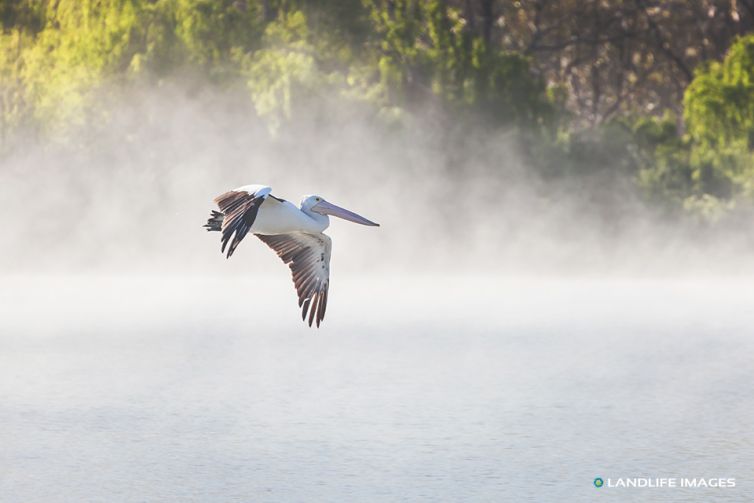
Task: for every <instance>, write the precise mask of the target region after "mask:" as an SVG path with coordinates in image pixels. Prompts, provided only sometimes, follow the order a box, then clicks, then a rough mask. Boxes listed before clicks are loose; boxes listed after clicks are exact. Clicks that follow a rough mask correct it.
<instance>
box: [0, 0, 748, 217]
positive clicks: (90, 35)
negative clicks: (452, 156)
mask: <svg viewBox="0 0 754 503" xmlns="http://www.w3.org/2000/svg"><path fill="white" fill-rule="evenodd" d="M0 22H2V34H1V35H0V79H1V82H2V85H1V86H0V139H1V141H2V152H5V153H7V152H8V151H9V150H10V149H12V148H13V145H14V139H15V138H17V137H18V136H19V135H25V136H28V135H33V136H36V137H47V136H54V135H65V134H66V131H68V130H69V129H70V128H71V127H72V126H75V125H76V124H81V123H85V122H87V121H90V120H92V117H97V114H101V110H98V106H99V107H101V100H99V99H98V96H99V95H98V91H99V90H101V89H102V88H103V87H104V86H122V87H127V86H129V85H133V84H134V83H139V84H142V83H144V82H146V83H154V82H159V81H163V80H169V79H175V78H177V76H185V75H187V74H189V75H195V76H201V77H202V79H203V80H204V81H205V85H209V86H217V87H220V88H222V87H227V86H235V87H238V86H241V87H243V88H244V89H245V93H246V94H247V96H248V99H249V100H250V103H251V104H252V105H253V108H254V110H255V112H256V113H257V114H258V115H259V116H260V117H261V118H262V119H264V120H265V121H267V123H268V124H269V128H270V131H271V132H273V133H274V132H275V131H280V130H282V129H284V128H285V127H286V125H287V124H289V123H290V122H291V121H292V120H294V119H295V117H296V114H297V113H298V110H299V109H300V108H301V107H302V106H305V105H306V103H307V101H308V100H310V96H312V94H317V95H323V94H326V95H333V96H338V97H340V98H341V99H343V100H346V101H349V102H353V103H356V104H358V105H359V106H363V107H367V108H368V109H370V110H372V111H373V115H374V117H375V121H382V122H384V123H385V124H386V125H387V126H389V127H398V128H400V127H408V126H406V124H408V121H409V120H410V118H411V117H412V116H413V115H415V114H418V113H420V112H421V111H422V110H426V109H433V110H438V111H440V114H441V115H442V116H443V117H444V119H443V121H444V122H445V124H446V125H447V130H448V131H449V132H448V134H449V135H463V134H470V133H469V131H471V130H472V129H470V128H472V127H473V128H478V129H477V130H484V131H485V132H487V133H489V132H494V131H506V132H511V131H514V132H515V133H516V134H518V135H520V138H521V143H522V145H523V146H524V147H523V150H524V151H525V153H526V155H527V158H528V161H529V164H530V165H531V166H532V169H535V170H538V171H539V172H541V173H542V174H543V175H544V176H548V177H554V178H557V177H565V176H574V175H577V176H582V175H584V174H590V173H594V172H610V173H612V172H614V173H620V174H622V175H628V176H629V177H631V178H632V179H633V180H634V181H635V183H636V184H637V186H638V187H640V189H641V190H642V191H643V193H644V194H645V195H646V197H647V198H648V199H650V200H653V201H656V202H658V204H660V205H661V206H663V207H666V208H668V209H670V210H671V211H680V210H683V211H688V212H691V213H694V214H697V215H700V216H702V217H704V218H707V219H715V218H719V217H720V216H721V215H725V214H726V213H729V212H730V211H732V210H733V209H734V208H736V207H745V206H747V205H749V204H750V201H751V200H752V198H753V197H754V157H752V150H753V149H754V35H752V34H751V33H752V28H753V27H754V0H664V1H651V0H518V1H509V0H426V1H418V0H320V1H317V2H311V1H304V0H0ZM100 116H101V115H100ZM459 125H462V127H458V126H459ZM459 166H461V167H459V168H458V169H462V163H460V164H459Z"/></svg>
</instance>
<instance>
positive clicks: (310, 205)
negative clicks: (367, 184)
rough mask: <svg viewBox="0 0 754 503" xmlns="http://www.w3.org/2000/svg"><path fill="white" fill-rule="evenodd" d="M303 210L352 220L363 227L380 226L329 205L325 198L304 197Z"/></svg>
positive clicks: (351, 212) (302, 201) (338, 207)
mask: <svg viewBox="0 0 754 503" xmlns="http://www.w3.org/2000/svg"><path fill="white" fill-rule="evenodd" d="M301 210H302V211H304V212H306V213H309V212H314V213H319V214H320V215H332V216H334V217H339V218H342V219H344V220H350V221H351V222H356V223H357V224H361V225H373V226H376V227H379V226H380V224H376V223H374V222H372V221H371V220H367V219H366V218H364V217H362V216H361V215H357V214H356V213H354V212H353V211H348V210H347V209H345V208H341V207H340V206H336V205H334V204H332V203H328V202H327V201H325V200H324V198H322V197H320V196H306V197H304V199H303V200H301Z"/></svg>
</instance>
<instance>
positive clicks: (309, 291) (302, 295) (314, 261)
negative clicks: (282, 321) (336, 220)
mask: <svg viewBox="0 0 754 503" xmlns="http://www.w3.org/2000/svg"><path fill="white" fill-rule="evenodd" d="M271 192H272V189H271V188H270V187H266V186H264V185H244V186H243V187H239V188H237V189H233V190H231V191H228V192H225V193H224V194H220V195H219V196H217V197H216V198H215V202H216V203H217V206H218V207H219V208H220V211H215V210H213V211H212V214H211V215H210V217H209V220H207V223H206V224H205V225H204V227H206V228H207V230H208V231H219V232H222V238H221V242H222V246H221V248H220V252H221V253H225V248H226V247H227V248H228V253H227V255H226V258H230V256H231V255H233V252H234V251H235V250H236V247H237V246H238V244H239V243H240V242H241V240H242V239H243V238H244V237H245V236H246V234H247V233H248V232H249V231H251V232H252V233H253V234H254V235H255V236H256V237H258V238H259V239H261V240H262V241H264V243H265V244H266V245H267V246H269V247H270V248H272V249H273V250H274V251H275V253H277V254H278V257H280V258H281V259H282V260H283V262H284V263H285V264H287V265H288V267H290V269H291V273H292V274H293V284H294V285H295V287H296V292H297V293H298V306H299V307H300V308H301V318H302V319H303V320H304V322H306V316H307V313H308V315H309V326H310V327H311V326H312V323H313V321H314V320H315V319H316V320H317V327H319V324H320V322H321V321H322V320H323V319H324V318H325V309H326V308H327V292H328V289H329V287H330V251H331V249H332V240H331V239H330V236H328V235H327V234H323V231H324V230H325V229H327V227H329V226H330V218H329V217H328V215H333V216H336V217H340V218H343V219H345V220H350V221H351V222H356V223H357V224H362V225H372V226H377V227H379V225H380V224H376V223H374V222H372V221H371V220H367V219H366V218H364V217H362V216H360V215H357V214H356V213H354V212H352V211H348V210H347V209H345V208H341V207H340V206H335V205H334V204H332V203H328V202H327V201H325V200H324V199H323V198H321V197H320V196H305V197H304V198H303V199H302V200H301V207H300V208H297V207H296V206H294V205H293V204H291V203H289V202H288V201H286V200H285V199H280V198H277V197H275V196H273V195H272V194H271ZM228 243H230V247H228Z"/></svg>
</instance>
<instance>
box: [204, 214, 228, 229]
mask: <svg viewBox="0 0 754 503" xmlns="http://www.w3.org/2000/svg"><path fill="white" fill-rule="evenodd" d="M224 219H225V215H223V214H222V213H220V212H219V211H215V210H212V214H211V215H210V216H209V219H207V223H206V224H204V228H206V229H207V230H208V231H218V232H219V231H221V230H222V228H223V220H224Z"/></svg>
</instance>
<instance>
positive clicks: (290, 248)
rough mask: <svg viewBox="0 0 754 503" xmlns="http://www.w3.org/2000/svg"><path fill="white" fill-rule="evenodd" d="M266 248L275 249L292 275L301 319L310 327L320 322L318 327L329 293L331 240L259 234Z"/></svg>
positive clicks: (296, 234) (322, 236)
mask: <svg viewBox="0 0 754 503" xmlns="http://www.w3.org/2000/svg"><path fill="white" fill-rule="evenodd" d="M256 236H257V237H258V238H259V239H261V240H262V241H264V242H265V243H266V244H267V246H269V247H270V248H272V249H273V250H275V253H277V254H278V257H280V258H281V259H282V260H283V262H285V263H286V264H288V267H290V268H291V273H292V274H293V284H294V285H295V286H296V293H298V305H299V307H301V308H302V309H301V318H302V319H303V320H304V321H306V315H307V312H308V314H309V326H312V322H313V321H314V320H315V319H316V320H317V327H319V324H320V322H321V321H322V320H323V319H324V318H325V309H326V308H327V291H328V289H329V288H330V251H331V250H332V240H331V239H330V237H329V236H327V235H325V234H308V233H305V232H292V233H290V234H274V235H265V234H256Z"/></svg>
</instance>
